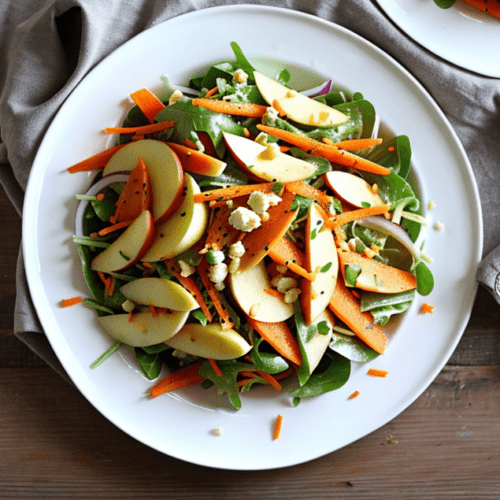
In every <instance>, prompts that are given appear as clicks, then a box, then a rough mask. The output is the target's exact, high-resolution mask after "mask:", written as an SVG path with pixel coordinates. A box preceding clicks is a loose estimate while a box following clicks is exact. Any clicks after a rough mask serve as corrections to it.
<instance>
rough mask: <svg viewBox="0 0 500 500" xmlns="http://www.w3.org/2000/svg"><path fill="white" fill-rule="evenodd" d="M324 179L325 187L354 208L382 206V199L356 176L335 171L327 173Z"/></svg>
mask: <svg viewBox="0 0 500 500" xmlns="http://www.w3.org/2000/svg"><path fill="white" fill-rule="evenodd" d="M324 179H325V183H326V185H327V186H328V187H329V188H330V189H332V190H333V191H334V192H335V194H336V195H337V196H339V197H340V198H342V199H343V200H344V201H346V202H347V203H350V204H351V205H353V206H355V207H358V208H362V207H366V206H367V204H368V205H369V206H371V207H375V206H379V205H384V202H383V201H382V198H381V197H380V196H379V195H378V194H377V193H376V192H374V190H373V189H372V186H370V184H368V182H366V181H365V180H364V179H362V178H361V177H359V176H357V175H354V174H350V173H348V172H342V171H341V170H335V171H332V172H327V173H326V174H325V176H324Z"/></svg>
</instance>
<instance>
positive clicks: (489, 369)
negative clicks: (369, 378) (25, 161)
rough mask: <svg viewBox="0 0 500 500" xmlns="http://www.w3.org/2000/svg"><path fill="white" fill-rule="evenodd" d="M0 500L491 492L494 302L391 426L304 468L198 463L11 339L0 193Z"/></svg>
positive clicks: (10, 268) (496, 472) (13, 231)
mask: <svg viewBox="0 0 500 500" xmlns="http://www.w3.org/2000/svg"><path fill="white" fill-rule="evenodd" d="M0 214H1V217H0V234H1V235H2V242H1V244H0V498H1V499H31V498H35V499H40V498H61V499H68V498H71V499H77V498H84V499H90V498H91V499H98V498H104V499H115V498H116V499H138V498H145V499H152V498H164V499H192V498H205V499H212V498H214V499H219V500H222V499H233V498H234V499H236V498H237V499H239V500H243V499H260V498H263V499H297V500H299V499H300V500H302V499H330V498H342V499H355V498H357V499H384V500H386V499H398V500H399V499H407V498H418V499H476V498H478V499H479V498H480V499H499V498H500V366H499V365H500V307H499V306H498V305H497V304H496V303H495V301H494V300H493V298H492V297H491V296H490V295H489V294H488V293H487V292H486V291H484V290H483V289H480V290H479V292H478V295H477V298H476V301H475V305H474V309H473V312H472V316H471V319H470V321H469V324H468V326H467V328H466V331H465V333H464V335H463V337H462V340H461V342H460V344H459V345H458V347H457V349H456V351H455V352H454V354H453V356H452V357H451V359H450V360H449V363H448V364H447V365H446V367H445V368H444V369H443V370H442V372H441V373H440V374H439V376H438V377H437V378H436V380H435V381H434V382H433V383H432V384H431V385H430V386H429V388H428V389H427V390H426V391H425V392H424V393H423V394H422V395H421V396H420V397H419V398H418V399H417V400H416V401H415V402H414V403H413V404H412V405H411V406H410V407H409V408H407V409H406V410H405V411H403V412H402V413H401V414H400V415H399V416H398V417H396V418H395V419H394V420H393V421H391V422H390V423H388V424H387V425H385V426H384V427H382V428H380V429H378V430H377V431H375V432H373V433H372V434H370V435H368V436H366V437H365V438H363V439H360V440H359V441H357V442H355V443H353V444H351V445H350V446H347V447H346V448H344V449H341V450H339V451H337V452H335V453H331V454H329V455H326V456H324V457H321V458H318V459H316V460H313V461H311V462H308V463H306V464H302V465H298V466H294V467H288V468H284V469H278V470H271V471H261V472H233V471H224V470H214V469H210V468H206V467H200V466H196V465H192V464H189V463H185V462H182V461H180V460H177V459H174V458H171V457H168V456H165V455H163V454H161V453H159V452H157V451H155V450H152V449H150V448H148V447H146V446H145V445H143V444H142V443H139V442H137V441H135V440H134V439H133V438H131V437H130V436H128V435H127V434H125V433H123V432H122V431H121V430H119V429H118V428H117V427H115V426H114V425H113V424H111V423H110V422H109V421H108V420H107V419H105V418H104V417H103V416H102V415H101V414H100V413H99V412H98V411H97V410H95V409H94V408H93V406H91V405H90V403H88V402H87V400H86V399H85V398H84V397H83V396H82V395H81V394H80V393H79V391H78V390H77V389H75V388H74V387H73V386H72V385H70V384H69V383H67V382H66V381H64V380H63V379H62V378H61V377H60V376H59V375H57V374H56V373H55V372H54V371H53V370H52V369H51V368H50V367H48V366H47V365H46V364H45V362H44V361H43V360H41V359H40V358H38V357H37V356H36V355H35V354H33V352H32V351H31V350H30V349H29V348H28V347H26V346H25V345H24V344H23V343H22V342H20V341H19V340H17V339H16V337H15V336H14V334H13V313H14V304H15V268H16V262H17V256H18V250H19V244H20V239H21V220H20V218H19V216H18V215H17V213H16V212H15V210H14V209H13V207H12V206H11V204H10V202H9V200H8V198H7V197H6V195H5V193H4V192H3V190H2V189H1V188H0Z"/></svg>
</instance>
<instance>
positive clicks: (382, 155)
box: [365, 135, 411, 179]
mask: <svg viewBox="0 0 500 500" xmlns="http://www.w3.org/2000/svg"><path fill="white" fill-rule="evenodd" d="M365 157H366V158H368V159H369V160H371V161H373V162H375V163H377V164H379V165H382V166H383V167H386V168H390V169H391V170H392V171H393V172H394V173H396V174H398V175H399V176H400V177H402V178H403V179H406V178H407V176H408V173H409V171H410V167H411V146H410V139H408V137H407V136H406V135H400V136H397V137H392V138H391V139H388V140H386V141H384V142H383V143H382V144H379V145H378V146H375V147H374V148H373V149H372V150H371V151H370V152H369V153H368V154H367V155H366V156H365Z"/></svg>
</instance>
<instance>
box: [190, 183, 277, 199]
mask: <svg viewBox="0 0 500 500" xmlns="http://www.w3.org/2000/svg"><path fill="white" fill-rule="evenodd" d="M274 184H275V183H274V182H264V183H262V184H244V185H238V186H231V187H228V188H220V189H212V190H211V191H204V192H203V193H198V194H195V195H194V202H195V203H204V202H205V201H216V202H221V201H226V200H231V199H233V198H237V197H238V196H245V195H247V194H250V193H253V192H254V191H261V192H263V193H266V194H271V193H274V191H273V187H274Z"/></svg>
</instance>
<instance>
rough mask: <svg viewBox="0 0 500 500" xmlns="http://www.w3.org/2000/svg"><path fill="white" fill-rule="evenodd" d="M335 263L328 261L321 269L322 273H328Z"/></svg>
mask: <svg viewBox="0 0 500 500" xmlns="http://www.w3.org/2000/svg"><path fill="white" fill-rule="evenodd" d="M332 265H333V262H327V263H326V264H325V265H324V266H323V267H322V268H321V269H320V270H319V272H320V273H326V272H327V271H328V270H329V269H330V268H331V267H332Z"/></svg>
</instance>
